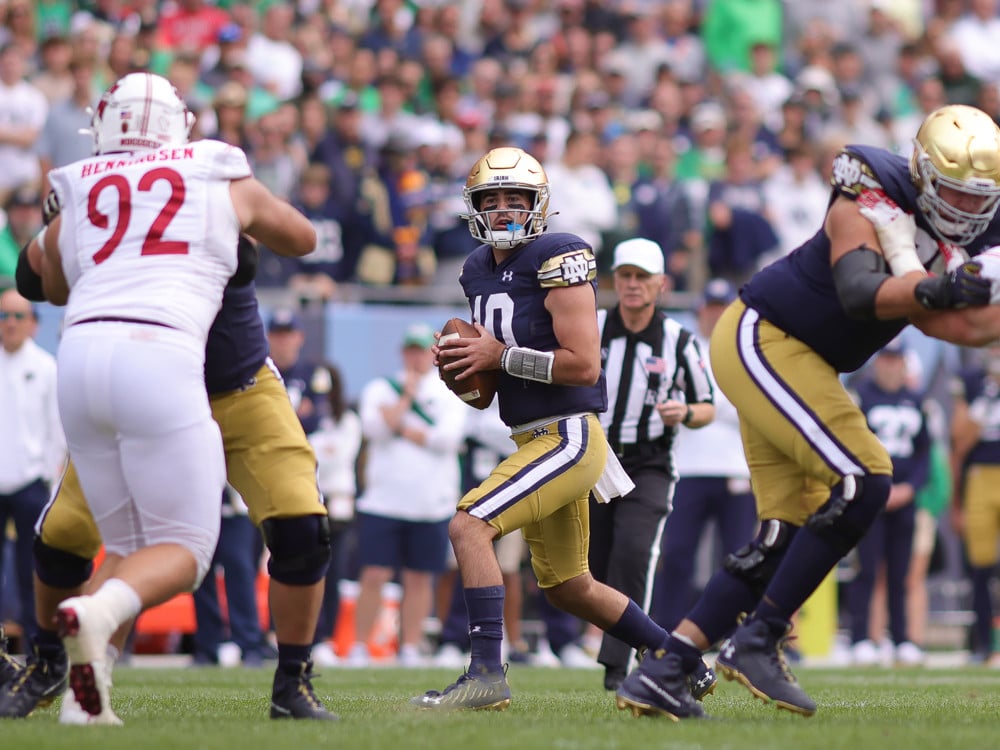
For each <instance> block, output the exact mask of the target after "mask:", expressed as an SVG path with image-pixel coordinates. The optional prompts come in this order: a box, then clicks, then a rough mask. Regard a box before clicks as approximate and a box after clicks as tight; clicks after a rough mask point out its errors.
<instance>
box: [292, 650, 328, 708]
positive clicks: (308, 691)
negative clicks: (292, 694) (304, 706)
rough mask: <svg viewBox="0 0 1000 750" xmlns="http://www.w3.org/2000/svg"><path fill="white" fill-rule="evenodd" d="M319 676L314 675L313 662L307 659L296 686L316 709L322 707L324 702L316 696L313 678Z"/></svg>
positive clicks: (300, 693)
mask: <svg viewBox="0 0 1000 750" xmlns="http://www.w3.org/2000/svg"><path fill="white" fill-rule="evenodd" d="M315 676H318V675H314V674H313V671H312V662H311V661H307V662H305V663H303V665H302V671H301V672H300V673H299V678H298V680H297V684H296V686H295V689H296V691H297V692H298V693H299V695H301V696H302V697H303V698H305V699H306V701H307V702H308V703H309V705H310V706H312V707H313V708H315V709H322V708H323V704H322V703H320V701H319V698H317V697H316V691H315V690H313V686H312V678H313V677H315Z"/></svg>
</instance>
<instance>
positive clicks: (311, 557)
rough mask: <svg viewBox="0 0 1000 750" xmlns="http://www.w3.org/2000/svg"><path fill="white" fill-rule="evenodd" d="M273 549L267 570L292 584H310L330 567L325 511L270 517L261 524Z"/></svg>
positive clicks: (274, 577)
mask: <svg viewBox="0 0 1000 750" xmlns="http://www.w3.org/2000/svg"><path fill="white" fill-rule="evenodd" d="M260 530H261V532H262V533H263V534H264V544H266V545H267V548H268V549H269V550H270V551H271V558H270V559H269V560H268V561H267V572H268V573H269V574H270V575H271V578H273V579H274V580H276V581H278V582H279V583H284V584H287V585H289V586H310V585H312V584H314V583H317V582H318V581H321V580H323V578H325V577H326V571H327V568H329V567H330V519H329V518H328V517H327V516H326V515H322V516H320V515H310V516H296V517H295V518H268V519H267V520H265V521H263V522H262V523H261V525H260Z"/></svg>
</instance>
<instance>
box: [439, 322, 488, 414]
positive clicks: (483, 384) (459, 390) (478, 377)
mask: <svg viewBox="0 0 1000 750" xmlns="http://www.w3.org/2000/svg"><path fill="white" fill-rule="evenodd" d="M474 338H479V331H477V330H476V328H475V326H473V325H472V324H471V323H467V322H465V321H464V320H462V319H461V318H452V319H451V320H449V321H448V322H447V323H445V324H444V327H443V328H442V329H441V338H440V339H438V346H441V345H442V344H444V343H445V342H446V341H448V340H449V339H474ZM442 349H444V348H443V347H442ZM447 361H448V360H447V359H446V358H445V357H444V356H440V357H438V362H439V363H440V364H439V370H438V372H440V374H441V379H442V380H443V381H444V382H445V384H446V385H447V386H448V388H449V389H450V390H451V392H452V393H454V394H455V395H456V396H458V397H459V398H460V399H462V400H463V401H464V402H465V403H467V404H468V405H469V406H474V407H476V408H477V409H485V408H486V407H488V406H489V405H490V404H491V403H492V402H493V396H494V395H496V392H497V376H498V374H499V371H498V370H488V371H485V372H477V373H475V374H473V375H471V376H469V377H468V378H465V379H464V380H455V376H456V375H458V373H459V372H460V370H445V369H444V367H443V366H444V364H445V363H447Z"/></svg>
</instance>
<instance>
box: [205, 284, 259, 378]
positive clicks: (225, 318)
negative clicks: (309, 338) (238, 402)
mask: <svg viewBox="0 0 1000 750" xmlns="http://www.w3.org/2000/svg"><path fill="white" fill-rule="evenodd" d="M266 359H267V337H266V336H265V335H264V323H263V321H262V320H261V318H260V310H259V309H258V308H257V290H256V288H255V287H254V285H253V284H252V283H251V284H247V285H245V286H233V285H232V284H230V285H229V286H227V287H226V289H225V291H224V292H223V294H222V307H221V308H220V309H219V314H218V315H216V316H215V321H214V322H213V323H212V327H211V328H210V329H209V331H208V341H207V343H206V345H205V388H206V389H207V390H208V393H209V395H213V394H216V393H225V392H226V391H232V390H235V389H236V388H239V387H240V386H243V385H246V384H247V383H248V382H249V381H250V380H251V379H252V378H253V376H254V375H256V374H257V371H258V370H259V369H260V368H261V367H262V366H263V364H264V361H265V360H266Z"/></svg>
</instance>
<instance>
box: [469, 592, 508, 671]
mask: <svg viewBox="0 0 1000 750" xmlns="http://www.w3.org/2000/svg"><path fill="white" fill-rule="evenodd" d="M504 593H505V589H504V587H503V586H481V587H479V588H473V589H468V588H467V589H465V606H466V607H467V608H468V610H469V640H470V641H471V643H472V662H471V663H470V665H469V671H470V672H475V673H482V672H500V671H502V670H503V666H502V665H501V663H500V644H501V643H502V642H503V600H504Z"/></svg>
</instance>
